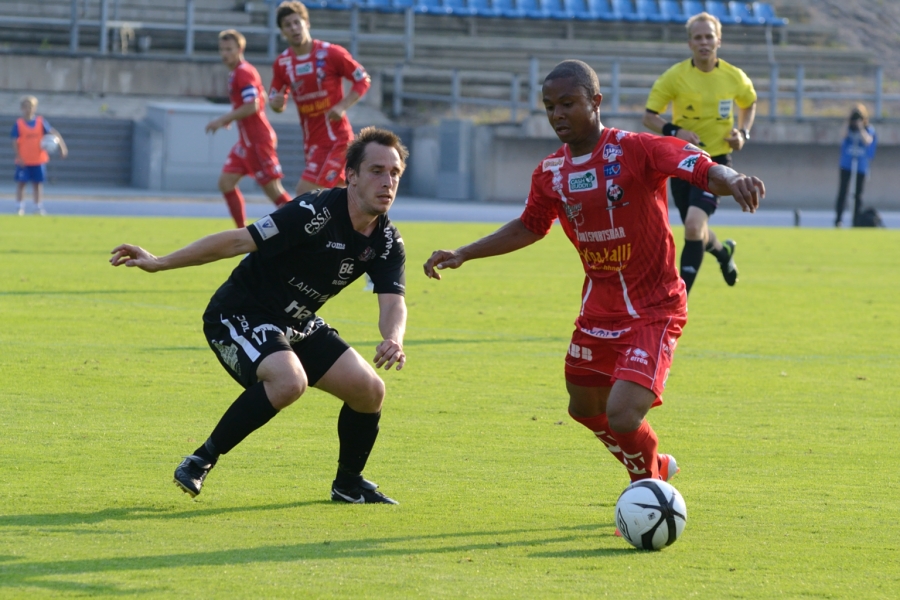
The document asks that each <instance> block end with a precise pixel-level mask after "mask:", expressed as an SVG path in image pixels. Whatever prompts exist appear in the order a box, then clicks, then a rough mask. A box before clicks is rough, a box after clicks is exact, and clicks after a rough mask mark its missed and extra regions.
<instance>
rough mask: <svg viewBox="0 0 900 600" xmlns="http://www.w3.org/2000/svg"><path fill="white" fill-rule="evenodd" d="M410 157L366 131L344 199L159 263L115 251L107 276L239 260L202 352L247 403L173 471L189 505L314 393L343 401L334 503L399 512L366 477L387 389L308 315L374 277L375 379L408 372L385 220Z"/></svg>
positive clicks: (396, 267) (401, 253)
mask: <svg viewBox="0 0 900 600" xmlns="http://www.w3.org/2000/svg"><path fill="white" fill-rule="evenodd" d="M408 155H409V153H408V152H407V150H406V148H405V147H404V146H403V144H402V143H401V142H400V138H398V137H397V136H396V135H394V134H393V133H391V132H390V131H385V130H383V129H376V128H374V127H369V128H366V129H363V130H362V131H361V132H360V135H359V137H358V138H357V139H356V140H355V141H354V142H353V143H351V144H350V146H349V148H348V151H347V181H348V183H349V185H348V186H347V187H346V188H336V189H332V190H324V191H321V192H313V193H309V194H306V195H303V196H301V197H299V198H295V199H294V200H292V201H291V202H289V203H288V204H287V205H286V206H284V207H282V208H281V209H279V210H276V211H275V212H273V213H272V214H270V215H267V216H265V217H263V218H262V219H260V220H258V221H256V222H255V223H253V224H252V225H250V226H249V227H247V228H245V229H232V230H229V231H222V232H220V233H215V234H213V235H209V236H206V237H204V238H202V239H200V240H197V241H196V242H194V243H192V244H190V245H188V246H186V247H184V248H182V249H180V250H177V251H175V252H172V253H171V254H168V255H166V256H160V257H156V256H154V255H152V254H150V253H149V252H147V251H146V250H144V249H143V248H140V247H139V246H133V245H131V244H122V245H120V246H118V247H116V248H115V249H114V250H113V257H112V258H111V259H110V263H112V265H113V266H114V267H116V266H120V265H125V266H128V267H137V268H139V269H142V270H144V271H147V272H150V273H155V272H157V271H166V270H169V269H180V268H182V267H189V266H192V265H202V264H206V263H211V262H214V261H217V260H222V259H227V258H231V257H234V256H240V255H241V254H246V255H247V256H246V257H245V258H244V259H243V260H241V262H240V263H239V264H238V265H237V267H235V269H234V271H232V273H231V276H230V277H229V278H228V280H227V281H226V282H225V283H224V284H222V286H220V287H219V289H218V291H216V293H215V294H214V295H213V297H212V299H211V300H210V302H209V305H208V306H207V308H206V312H205V313H204V314H203V332H204V334H205V335H206V338H207V342H208V343H209V346H210V348H211V349H212V350H213V351H214V352H215V353H216V356H217V357H218V359H219V362H220V363H221V364H222V367H223V368H224V369H225V370H226V371H227V372H228V374H229V375H230V376H231V377H232V378H233V379H234V380H235V381H237V382H238V383H239V384H240V385H241V386H242V387H243V388H244V392H243V393H242V394H241V395H240V396H238V398H237V399H236V400H235V401H234V402H233V403H232V405H231V406H230V407H229V408H228V409H227V410H226V411H225V414H223V415H222V418H221V419H220V420H219V423H218V425H216V426H215V428H214V429H213V430H212V433H211V434H210V436H209V439H207V440H206V442H205V443H203V444H202V445H201V446H200V447H199V448H197V449H196V450H195V451H194V453H193V454H191V455H189V456H187V457H186V458H185V459H184V461H182V463H181V464H180V465H178V467H177V468H176V469H175V483H176V484H177V485H178V486H179V487H180V488H181V489H182V490H184V491H185V492H187V493H188V494H190V495H191V496H192V497H193V496H196V495H197V494H199V493H200V491H201V489H202V487H203V483H204V481H205V480H206V476H207V475H208V474H209V472H210V470H211V469H212V468H213V467H214V466H215V465H216V463H217V462H218V460H219V458H220V456H221V455H223V454H227V453H228V452H229V451H231V450H232V449H233V448H234V447H235V446H237V445H238V444H239V443H241V441H242V440H244V438H246V437H247V436H248V435H250V434H251V433H253V432H254V431H255V430H257V429H259V428H260V427H262V426H263V425H265V424H266V423H267V422H269V420H271V419H272V418H273V417H275V415H277V414H278V413H279V411H281V410H283V409H284V408H286V407H287V406H289V405H290V404H292V403H293V402H294V401H295V400H297V398H299V397H300V396H301V395H302V394H303V393H304V392H305V391H306V390H307V388H308V387H316V388H318V389H320V390H322V391H325V392H328V393H329V394H331V395H333V396H336V397H337V398H338V399H339V400H341V401H342V402H343V406H342V407H341V412H340V415H339V416H338V422H337V433H338V439H339V441H340V449H339V453H338V467H337V474H336V475H335V478H334V483H333V484H332V487H331V499H332V500H333V501H335V502H350V503H353V504H372V503H377V504H397V502H396V501H394V500H392V499H391V498H388V497H387V496H385V495H383V494H381V493H380V492H378V491H376V488H377V487H378V486H377V485H375V484H374V483H372V482H371V481H368V480H367V479H364V478H363V476H362V472H363V469H364V468H365V466H366V463H367V461H368V459H369V454H370V453H371V451H372V448H373V447H374V445H375V439H376V438H377V437H378V431H379V422H380V419H381V406H382V403H383V401H384V382H383V381H382V380H381V379H380V378H379V377H378V375H377V374H376V372H375V369H373V368H372V366H371V365H369V364H368V363H367V362H366V361H365V360H364V359H363V358H362V357H361V356H360V355H359V354H358V353H357V352H356V351H355V350H354V349H353V348H351V347H350V346H349V345H348V344H347V342H345V341H344V340H343V339H341V337H340V336H339V335H338V332H337V331H336V330H334V329H332V328H331V327H329V326H328V324H327V323H325V321H323V320H322V318H321V317H319V316H317V315H316V312H317V311H318V310H319V309H320V308H321V307H322V305H324V304H325V302H326V301H328V300H330V299H331V298H333V297H334V296H336V295H337V294H339V293H340V292H341V290H343V289H345V288H346V287H347V286H348V285H349V284H351V283H353V281H354V280H355V279H357V278H359V277H360V276H361V275H362V274H363V273H369V274H371V276H372V279H373V280H374V281H375V293H376V294H378V307H379V317H378V329H379V331H380V333H381V336H382V341H381V342H380V343H379V344H378V345H377V347H376V348H375V358H374V361H373V362H374V363H375V368H384V369H385V370H389V369H390V368H391V367H396V368H397V370H400V369H401V368H402V367H403V365H404V364H405V363H406V354H405V353H404V352H403V336H404V332H405V330H406V303H405V300H404V298H403V296H404V293H405V282H406V279H405V277H406V276H405V265H406V252H405V250H404V248H403V240H402V239H401V237H400V233H399V232H398V231H397V228H396V227H394V225H393V224H391V221H390V219H389V218H388V214H387V213H388V209H390V207H391V204H392V203H393V201H394V199H395V198H396V196H397V186H399V185H400V177H401V175H402V174H403V170H404V168H405V167H406V158H407V156H408ZM176 412H177V409H176ZM261 489H262V492H263V493H265V487H264V486H263V487H262V488H261Z"/></svg>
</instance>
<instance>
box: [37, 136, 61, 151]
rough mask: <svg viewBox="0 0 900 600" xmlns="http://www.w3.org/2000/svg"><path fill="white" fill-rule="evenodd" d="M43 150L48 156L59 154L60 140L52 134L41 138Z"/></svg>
mask: <svg viewBox="0 0 900 600" xmlns="http://www.w3.org/2000/svg"><path fill="white" fill-rule="evenodd" d="M41 150H44V151H45V152H46V153H47V154H56V153H57V152H59V138H58V137H56V136H55V135H53V134H52V133H48V134H46V135H45V136H44V137H42V138H41Z"/></svg>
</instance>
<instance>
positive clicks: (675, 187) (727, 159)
mask: <svg viewBox="0 0 900 600" xmlns="http://www.w3.org/2000/svg"><path fill="white" fill-rule="evenodd" d="M710 158H711V159H712V160H713V161H715V162H717V163H719V164H720V165H725V166H726V167H730V166H731V154H720V155H718V156H711V157H710ZM670 182H671V186H672V200H674V201H675V207H676V208H677V209H678V213H679V214H680V215H681V222H682V223H684V220H685V219H686V218H687V213H688V208H689V207H691V206H696V207H697V208H699V209H700V210H702V211H703V212H705V213H706V214H707V215H709V216H712V214H713V213H714V212H716V209H717V208H719V197H718V196H714V195H713V194H711V193H709V192H704V191H703V190H701V189H700V188H698V187H694V186H692V185H691V184H690V183H688V182H687V181H685V180H684V179H677V178H675V177H673V178H672V179H670Z"/></svg>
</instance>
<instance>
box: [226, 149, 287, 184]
mask: <svg viewBox="0 0 900 600" xmlns="http://www.w3.org/2000/svg"><path fill="white" fill-rule="evenodd" d="M222 172H223V173H238V174H240V175H251V176H252V177H253V178H254V179H255V180H256V183H258V184H259V185H261V186H264V185H267V184H269V183H270V182H272V181H275V180H276V179H281V178H282V177H284V174H283V173H282V172H281V164H279V162H278V155H277V154H276V153H275V144H274V143H272V142H271V141H267V142H254V143H252V144H250V145H247V144H245V143H244V142H243V141H241V140H238V142H237V143H236V144H235V145H234V146H233V147H232V148H231V152H229V153H228V159H226V160H225V166H224V167H222Z"/></svg>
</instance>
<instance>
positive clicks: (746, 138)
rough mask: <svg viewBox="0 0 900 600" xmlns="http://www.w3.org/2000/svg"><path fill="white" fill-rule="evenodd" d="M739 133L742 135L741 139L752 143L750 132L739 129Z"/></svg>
mask: <svg viewBox="0 0 900 600" xmlns="http://www.w3.org/2000/svg"><path fill="white" fill-rule="evenodd" d="M738 133H740V134H741V137H742V138H744V141H745V142H749V141H750V132H749V131H747V130H746V129H738Z"/></svg>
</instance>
